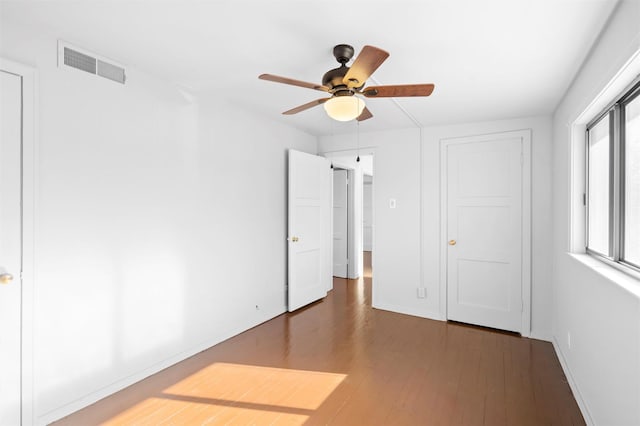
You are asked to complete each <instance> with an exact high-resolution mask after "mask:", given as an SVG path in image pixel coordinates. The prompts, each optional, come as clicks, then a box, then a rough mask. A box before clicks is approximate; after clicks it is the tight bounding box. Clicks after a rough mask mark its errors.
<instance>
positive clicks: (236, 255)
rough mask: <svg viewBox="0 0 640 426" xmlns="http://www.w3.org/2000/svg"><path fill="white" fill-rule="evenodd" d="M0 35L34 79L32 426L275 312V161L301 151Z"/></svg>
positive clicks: (280, 261) (272, 130)
mask: <svg viewBox="0 0 640 426" xmlns="http://www.w3.org/2000/svg"><path fill="white" fill-rule="evenodd" d="M0 36H1V39H2V45H1V47H0V56H2V57H5V58H7V59H11V60H15V61H17V62H21V63H24V64H27V65H31V66H34V67H35V68H37V70H38V73H39V77H38V82H39V108H38V112H39V125H38V128H37V130H38V132H39V139H38V142H37V147H36V149H37V151H38V153H37V158H36V165H35V167H36V173H37V178H36V204H37V206H36V210H35V212H34V213H35V226H36V236H35V259H36V267H35V268H36V270H35V277H36V279H35V286H34V294H35V298H34V300H33V304H34V308H35V318H34V319H33V321H34V347H35V350H34V351H35V353H34V361H35V371H34V379H33V380H34V387H35V408H34V410H35V420H36V423H38V424H44V423H47V422H49V421H51V420H54V419H57V418H59V417H61V416H63V415H66V414H68V413H70V412H72V411H75V410H76V409H78V408H80V407H82V406H84V405H86V404H88V403H91V402H93V401H94V400H96V399H98V398H100V397H102V396H105V395H106V394H108V393H111V392H113V391H115V390H117V389H118V388H121V387H123V386H125V385H128V384H130V383H132V382H134V381H136V380H138V379H140V378H142V377H144V376H146V375H149V374H151V373H153V372H155V371H157V370H159V369H161V368H163V367H165V366H167V365H169V364H171V363H173V362H176V361H178V360H180V359H182V358H185V357H186V356H189V355H191V354H193V353H195V352H198V351H200V350H202V349H204V348H206V347H209V346H211V345H213V344H215V343H217V342H219V341H221V340H223V339H225V338H228V337H230V336H231V335H234V334H236V333H238V332H241V331H243V330H245V329H248V328H250V327H252V326H254V325H256V324H258V323H260V322H263V321H265V320H267V319H270V318H272V317H274V316H276V315H278V314H280V313H282V312H284V311H285V301H286V299H285V280H286V241H285V237H286V198H285V195H286V149H287V148H289V147H293V148H296V149H298V150H302V151H306V152H312V153H315V151H316V140H315V137H312V136H309V135H307V134H304V133H301V132H299V131H296V130H292V129H290V128H286V127H283V126H281V125H278V124H275V123H272V122H268V121H264V120H263V119H259V118H256V117H254V116H252V115H249V114H247V113H243V112H240V111H238V110H237V109H235V108H234V107H233V106H231V105H230V104H228V103H226V102H225V101H224V100H220V99H213V97H211V98H207V97H200V98H197V97H194V96H193V95H191V94H189V93H188V92H187V91H185V90H183V89H181V88H180V87H178V86H176V85H174V84H172V83H170V82H167V81H161V80H158V79H156V78H154V77H153V76H152V75H149V74H146V73H144V72H142V71H140V70H136V69H135V68H134V67H129V68H128V69H127V74H128V80H127V84H126V85H124V86H123V85H120V84H117V83H114V82H111V81H109V80H105V79H102V78H99V77H96V76H93V75H90V74H87V73H83V72H81V71H76V70H68V69H59V68H57V67H56V37H55V35H47V34H45V33H44V32H42V33H38V34H33V33H26V32H24V31H23V30H22V29H21V28H19V27H16V26H14V25H12V24H11V23H10V22H5V21H3V22H2V33H1V34H0ZM70 41H72V42H74V40H70ZM75 42H76V43H78V44H79V45H81V46H82V43H81V41H80V42H78V41H75ZM84 47H90V46H84ZM114 59H116V60H117V58H114ZM248 265H250V267H248ZM27 303H29V302H27ZM256 305H258V306H259V309H256Z"/></svg>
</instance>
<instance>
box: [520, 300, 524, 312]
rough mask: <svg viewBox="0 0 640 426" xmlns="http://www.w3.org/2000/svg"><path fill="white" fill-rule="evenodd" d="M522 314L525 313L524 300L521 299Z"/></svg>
mask: <svg viewBox="0 0 640 426" xmlns="http://www.w3.org/2000/svg"><path fill="white" fill-rule="evenodd" d="M520 312H524V300H522V299H520Z"/></svg>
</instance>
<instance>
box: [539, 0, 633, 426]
mask: <svg viewBox="0 0 640 426" xmlns="http://www.w3.org/2000/svg"><path fill="white" fill-rule="evenodd" d="M639 54H640V2H638V1H636V0H626V1H625V0H623V1H621V2H620V3H619V4H618V6H617V8H616V10H615V11H614V13H613V15H612V17H611V18H610V20H609V22H608V25H607V27H606V28H605V30H604V31H603V33H602V34H601V35H600V37H599V39H598V41H597V43H596V45H595V46H594V48H593V50H592V51H591V54H590V56H589V58H588V59H587V61H586V62H585V63H584V64H583V67H582V69H581V70H580V72H579V73H578V75H577V76H576V78H575V80H574V82H573V85H572V86H571V88H570V89H569V91H568V92H567V93H566V95H565V96H564V98H563V101H562V102H561V104H560V105H559V107H558V108H557V110H556V112H555V114H554V117H553V159H554V161H553V181H554V185H553V235H554V239H553V260H554V264H553V275H552V283H553V288H554V310H553V318H554V321H553V336H554V344H555V347H556V350H557V352H558V354H559V357H560V359H561V361H562V362H563V365H564V367H565V371H566V373H567V376H568V378H569V380H570V383H571V384H572V387H573V390H574V395H575V396H576V399H577V400H578V402H579V404H580V405H581V408H582V411H583V413H584V415H585V418H586V420H587V422H588V423H589V424H596V425H638V424H640V300H639V297H638V294H640V283H638V281H637V280H635V281H634V280H631V279H629V278H627V277H624V276H623V275H622V274H615V273H611V272H612V271H608V270H607V269H608V268H606V267H605V268H603V267H602V266H601V264H598V262H594V261H590V259H588V256H586V255H570V254H569V251H570V249H571V248H572V247H573V248H574V249H575V248H576V247H580V246H582V245H581V244H578V242H579V240H580V239H581V235H579V234H580V232H583V231H582V230H583V229H584V228H583V227H582V226H581V225H580V223H581V217H580V215H581V214H583V212H584V210H583V208H582V207H580V206H581V202H580V198H581V197H582V190H581V185H582V182H581V180H582V179H583V175H582V174H581V173H573V168H574V167H576V168H579V167H580V166H581V163H582V159H581V158H578V157H579V155H577V152H576V153H575V154H576V156H573V157H572V152H571V149H572V138H574V139H580V138H583V136H582V135H583V133H582V129H580V124H582V125H583V124H584V123H579V122H578V121H579V118H580V120H584V119H587V120H588V118H587V117H580V116H581V115H582V113H583V112H584V111H585V110H586V109H588V108H589V106H590V104H591V103H592V102H593V101H594V100H596V99H597V98H598V97H599V94H600V93H601V91H603V90H606V88H607V87H608V86H609V85H610V83H615V84H621V85H622V86H624V82H622V81H621V79H627V80H631V79H633V77H635V76H636V75H638V74H639V73H640V67H638V66H637V65H638V63H640V61H638V56H636V61H635V63H636V64H637V65H636V69H635V71H633V72H630V73H629V72H626V74H628V75H626V76H623V75H620V74H618V73H619V71H620V70H621V69H623V68H624V67H625V64H627V68H626V70H627V71H629V68H628V66H629V64H628V61H629V60H630V59H631V58H632V57H633V55H639ZM616 76H617V77H618V78H617V79H616ZM599 100H600V101H611V100H613V99H612V98H611V99H608V100H607V99H602V98H601V99H599ZM591 118H592V117H591ZM577 120H578V121H577ZM572 131H573V132H574V133H573V134H572ZM582 140H583V139H582ZM574 143H575V144H576V147H578V146H579V145H580V143H579V141H576V140H574ZM572 162H575V163H573V164H572ZM572 175H573V176H574V178H575V181H574V182H572V181H571V176H572ZM572 183H573V184H575V185H576V187H575V188H574V190H573V191H572V187H571V186H572ZM572 213H573V217H572ZM572 230H573V232H572ZM628 281H634V282H632V283H631V288H632V289H633V288H635V290H636V291H635V294H634V291H628V290H627V289H625V288H623V287H622V286H621V285H620V284H621V283H625V282H628ZM569 333H570V334H571V346H570V347H569V344H568V334H569Z"/></svg>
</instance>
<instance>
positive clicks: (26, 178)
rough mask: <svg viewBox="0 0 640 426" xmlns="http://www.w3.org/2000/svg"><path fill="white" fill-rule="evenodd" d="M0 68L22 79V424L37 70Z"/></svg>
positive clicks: (27, 407)
mask: <svg viewBox="0 0 640 426" xmlns="http://www.w3.org/2000/svg"><path fill="white" fill-rule="evenodd" d="M0 69H2V70H3V71H6V72H9V73H12V74H15V75H18V76H20V77H21V78H22V164H21V171H22V218H21V219H22V271H21V273H22V280H21V281H22V300H21V303H22V318H21V322H22V324H21V326H22V362H21V368H22V372H21V382H22V395H21V405H22V409H21V415H22V424H23V425H30V424H33V422H34V377H33V373H34V369H33V327H34V312H33V294H34V292H33V288H34V269H35V268H34V251H35V247H34V246H35V243H34V236H35V200H36V197H35V195H36V190H35V182H36V181H37V175H36V174H37V170H36V168H35V164H36V163H35V160H36V157H37V152H36V149H37V148H36V140H37V126H36V124H37V109H36V107H35V106H36V105H37V104H38V90H37V71H36V70H35V69H34V68H31V67H29V66H25V65H22V64H19V63H17V62H13V61H10V60H7V59H4V58H2V57H0Z"/></svg>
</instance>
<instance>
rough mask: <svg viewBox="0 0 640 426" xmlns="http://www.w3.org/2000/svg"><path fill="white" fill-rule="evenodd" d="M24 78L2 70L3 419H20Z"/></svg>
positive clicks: (0, 284) (0, 298)
mask: <svg viewBox="0 0 640 426" xmlns="http://www.w3.org/2000/svg"><path fill="white" fill-rule="evenodd" d="M21 123H22V78H21V77H20V76H17V75H15V74H11V73H8V72H5V71H2V70H0V425H19V424H20V411H21V409H20V394H21V385H20V375H21V355H20V353H21V352H20V346H21V319H20V317H21V280H20V270H21V261H22V255H21V253H22V247H21V234H22V227H21V187H20V185H21V183H20V175H21V166H20V164H21V160H20V155H21V154H20V151H21V143H22V141H21V139H22V137H21V134H22V124H21Z"/></svg>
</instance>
